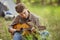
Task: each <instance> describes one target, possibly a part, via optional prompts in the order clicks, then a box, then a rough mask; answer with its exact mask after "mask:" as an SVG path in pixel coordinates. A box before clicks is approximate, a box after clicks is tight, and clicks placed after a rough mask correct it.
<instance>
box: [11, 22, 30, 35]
mask: <svg viewBox="0 0 60 40" xmlns="http://www.w3.org/2000/svg"><path fill="white" fill-rule="evenodd" d="M13 29H17V30H20V31H21V29H22V30H23V32H22V35H27V34H29V33H30V30H31V27H30V26H29V25H28V24H26V23H23V24H20V23H18V24H16V25H14V26H13ZM11 34H13V33H11Z"/></svg>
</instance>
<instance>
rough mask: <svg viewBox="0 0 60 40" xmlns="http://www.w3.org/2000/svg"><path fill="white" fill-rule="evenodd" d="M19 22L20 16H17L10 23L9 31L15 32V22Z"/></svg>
mask: <svg viewBox="0 0 60 40" xmlns="http://www.w3.org/2000/svg"><path fill="white" fill-rule="evenodd" d="M18 22H19V16H17V17H16V18H14V20H13V21H12V24H11V25H9V28H8V30H9V32H11V33H14V32H15V31H17V30H16V29H13V26H14V25H15V24H17V23H18Z"/></svg>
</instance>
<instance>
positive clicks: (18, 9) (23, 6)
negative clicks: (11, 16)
mask: <svg viewBox="0 0 60 40" xmlns="http://www.w3.org/2000/svg"><path fill="white" fill-rule="evenodd" d="M24 9H26V7H25V5H24V3H18V4H17V5H16V6H15V10H16V11H17V13H21V12H22V11H23V10H24Z"/></svg>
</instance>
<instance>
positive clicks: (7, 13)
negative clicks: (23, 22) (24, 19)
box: [0, 0, 60, 40]
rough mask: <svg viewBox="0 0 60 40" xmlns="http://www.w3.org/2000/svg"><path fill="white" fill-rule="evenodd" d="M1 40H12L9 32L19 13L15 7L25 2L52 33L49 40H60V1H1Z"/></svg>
mask: <svg viewBox="0 0 60 40" xmlns="http://www.w3.org/2000/svg"><path fill="white" fill-rule="evenodd" d="M0 2H1V3H0V39H2V40H11V35H10V33H9V32H8V27H9V24H11V22H12V20H13V19H14V17H16V15H18V14H17V12H16V11H15V9H14V7H15V5H16V4H17V3H20V2H23V3H25V5H26V7H27V8H28V10H29V11H30V12H33V13H34V14H36V15H37V16H39V19H40V23H41V25H44V26H46V28H47V30H48V31H49V33H50V37H49V40H60V0H0Z"/></svg>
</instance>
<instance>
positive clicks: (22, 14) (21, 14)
mask: <svg viewBox="0 0 60 40" xmlns="http://www.w3.org/2000/svg"><path fill="white" fill-rule="evenodd" d="M19 15H20V16H21V17H22V18H27V17H28V15H29V13H28V11H27V9H24V10H23V12H22V13H20V14H19Z"/></svg>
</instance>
